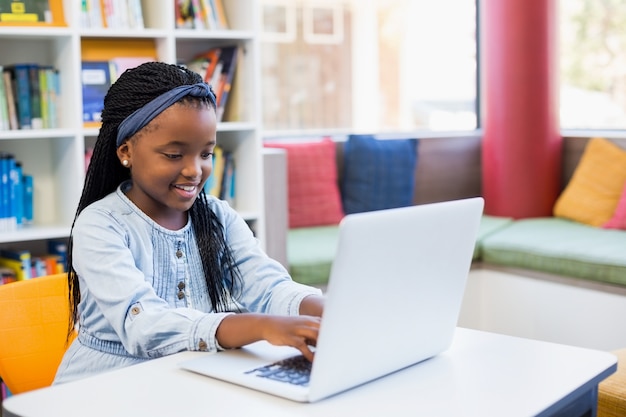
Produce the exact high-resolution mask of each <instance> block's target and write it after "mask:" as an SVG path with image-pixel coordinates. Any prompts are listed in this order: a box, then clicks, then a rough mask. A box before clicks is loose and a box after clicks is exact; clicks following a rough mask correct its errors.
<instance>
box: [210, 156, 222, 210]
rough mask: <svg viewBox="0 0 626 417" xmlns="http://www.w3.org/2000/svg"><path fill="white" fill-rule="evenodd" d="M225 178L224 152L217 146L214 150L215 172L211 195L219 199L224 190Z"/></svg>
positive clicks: (213, 172)
mask: <svg viewBox="0 0 626 417" xmlns="http://www.w3.org/2000/svg"><path fill="white" fill-rule="evenodd" d="M223 176H224V150H223V149H222V147H221V146H219V145H217V146H215V148H214V149H213V171H212V172H211V177H213V178H212V179H211V183H212V186H211V189H210V190H209V194H210V195H212V196H214V197H218V198H219V196H220V191H221V189H222V177H223Z"/></svg>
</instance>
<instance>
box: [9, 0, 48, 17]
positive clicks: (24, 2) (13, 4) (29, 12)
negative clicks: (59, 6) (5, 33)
mask: <svg viewBox="0 0 626 417" xmlns="http://www.w3.org/2000/svg"><path fill="white" fill-rule="evenodd" d="M0 22H11V23H16V22H19V23H36V22H42V23H52V12H51V10H50V2H49V0H21V1H19V0H0Z"/></svg>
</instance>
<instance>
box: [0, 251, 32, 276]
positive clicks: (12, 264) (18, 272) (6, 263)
mask: <svg viewBox="0 0 626 417" xmlns="http://www.w3.org/2000/svg"><path fill="white" fill-rule="evenodd" d="M0 267H4V268H10V269H12V270H13V271H15V277H16V279H17V280H18V281H24V280H27V279H30V277H31V275H30V273H31V270H30V265H29V267H28V268H24V264H23V263H22V261H20V260H15V259H10V258H5V257H3V256H0Z"/></svg>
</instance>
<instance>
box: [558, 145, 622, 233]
mask: <svg viewBox="0 0 626 417" xmlns="http://www.w3.org/2000/svg"><path fill="white" fill-rule="evenodd" d="M624 182H626V150H625V149H622V148H620V147H619V146H617V145H616V144H614V143H613V142H611V141H609V140H607V139H604V138H592V139H591V140H590V141H589V142H588V143H587V146H586V147H585V150H584V152H583V155H582V157H581V159H580V162H579V163H578V166H577V167H576V170H575V171H574V174H573V175H572V178H571V179H570V182H569V183H568V184H567V186H566V187H565V190H563V192H562V193H561V195H560V196H559V198H558V199H557V201H556V203H555V205H554V210H553V212H554V215H555V216H556V217H563V218H567V219H570V220H574V221H577V222H580V223H585V224H588V225H591V226H601V225H603V224H604V223H606V222H607V221H608V220H609V219H610V218H611V217H612V216H613V213H614V212H615V208H616V207H617V203H618V202H619V199H620V196H621V193H622V189H623V188H624Z"/></svg>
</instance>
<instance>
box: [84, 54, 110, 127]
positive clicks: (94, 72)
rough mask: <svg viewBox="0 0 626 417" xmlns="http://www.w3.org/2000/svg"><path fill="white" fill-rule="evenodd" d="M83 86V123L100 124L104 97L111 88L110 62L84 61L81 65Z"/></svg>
mask: <svg viewBox="0 0 626 417" xmlns="http://www.w3.org/2000/svg"><path fill="white" fill-rule="evenodd" d="M81 80H82V84H83V122H100V121H101V120H102V118H101V114H102V108H103V107H104V96H105V95H106V93H107V91H109V87H110V86H111V64H110V63H109V61H83V62H82V64H81Z"/></svg>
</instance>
